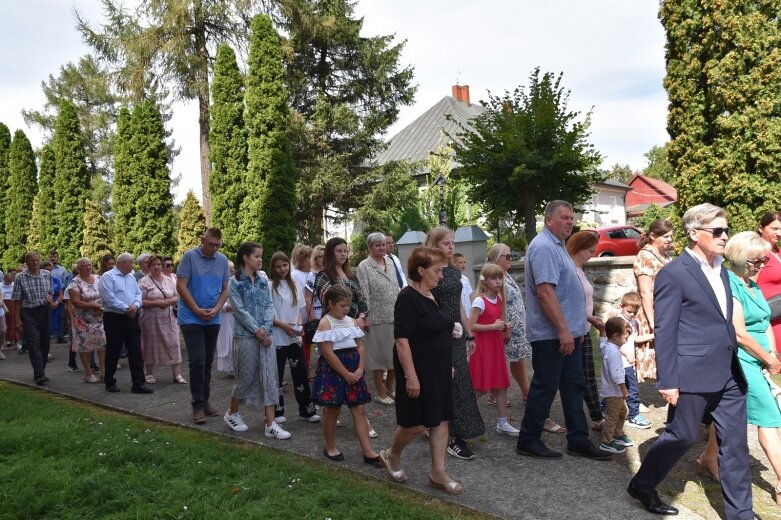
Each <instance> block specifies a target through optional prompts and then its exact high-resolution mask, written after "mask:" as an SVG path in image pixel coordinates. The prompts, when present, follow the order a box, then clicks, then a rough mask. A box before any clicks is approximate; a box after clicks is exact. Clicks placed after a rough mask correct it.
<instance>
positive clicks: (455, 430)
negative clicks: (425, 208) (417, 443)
mask: <svg viewBox="0 0 781 520" xmlns="http://www.w3.org/2000/svg"><path fill="white" fill-rule="evenodd" d="M462 287H463V286H462V285H461V271H459V270H458V269H456V268H455V267H453V266H452V265H449V266H447V267H445V268H444V269H443V270H442V280H440V282H439V285H437V286H436V287H434V288H433V289H432V290H431V293H432V294H433V295H434V298H436V300H437V303H438V304H439V306H440V307H442V309H443V310H444V311H445V312H446V313H447V314H448V316H450V318H451V319H452V320H453V321H454V322H455V323H461V289H462ZM461 325H463V323H461ZM451 362H452V364H453V369H455V374H454V375H453V383H452V388H453V393H452V399H453V419H452V420H451V421H450V435H451V436H452V437H458V438H461V439H473V438H475V437H478V436H480V435H482V434H484V433H485V423H484V422H483V418H482V416H481V415H480V410H478V409H477V399H476V398H475V392H474V390H473V389H472V378H471V377H470V376H469V364H468V362H467V358H466V335H463V336H461V337H460V338H458V339H454V340H453V358H452V360H451Z"/></svg>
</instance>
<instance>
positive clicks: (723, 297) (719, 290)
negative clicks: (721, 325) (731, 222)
mask: <svg viewBox="0 0 781 520" xmlns="http://www.w3.org/2000/svg"><path fill="white" fill-rule="evenodd" d="M686 252H687V253H689V254H690V255H692V257H693V258H694V259H695V260H697V263H699V264H700V269H702V274H704V275H705V278H707V279H708V283H709V284H710V286H711V288H712V289H713V292H714V293H716V300H718V302H719V307H721V314H722V316H724V318H725V319H726V317H727V289H726V288H725V287H724V282H722V281H721V262H722V261H723V260H724V259H723V258H722V257H720V256H716V257H714V258H713V267H711V266H710V264H708V262H707V261H706V260H705V259H704V258H702V257H701V256H700V255H698V254H697V253H695V252H694V251H692V250H691V249H689V248H688V247H687V248H686Z"/></svg>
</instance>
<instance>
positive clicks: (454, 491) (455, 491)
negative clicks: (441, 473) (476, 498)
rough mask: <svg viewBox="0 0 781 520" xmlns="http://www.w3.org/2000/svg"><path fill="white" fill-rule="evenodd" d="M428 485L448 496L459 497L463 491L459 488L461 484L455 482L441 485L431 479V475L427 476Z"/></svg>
mask: <svg viewBox="0 0 781 520" xmlns="http://www.w3.org/2000/svg"><path fill="white" fill-rule="evenodd" d="M428 483H429V485H431V487H433V488H434V489H439V490H440V491H444V492H445V493H447V494H448V495H460V494H461V493H462V492H463V491H464V488H463V487H461V484H459V483H458V482H456V481H455V480H451V481H450V482H445V483H442V482H437V481H436V480H434V479H433V478H431V475H429V477H428Z"/></svg>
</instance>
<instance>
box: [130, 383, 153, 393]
mask: <svg viewBox="0 0 781 520" xmlns="http://www.w3.org/2000/svg"><path fill="white" fill-rule="evenodd" d="M130 392H131V393H133V394H153V393H154V392H155V391H154V390H152V389H151V388H149V387H148V386H146V385H133V388H131V389H130Z"/></svg>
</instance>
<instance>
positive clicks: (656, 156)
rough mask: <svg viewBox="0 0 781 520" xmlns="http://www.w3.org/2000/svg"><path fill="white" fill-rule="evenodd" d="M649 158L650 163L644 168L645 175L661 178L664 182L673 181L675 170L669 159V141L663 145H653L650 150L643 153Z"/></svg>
mask: <svg viewBox="0 0 781 520" xmlns="http://www.w3.org/2000/svg"><path fill="white" fill-rule="evenodd" d="M643 157H645V158H646V159H647V160H648V164H647V165H646V167H645V168H644V169H643V175H647V176H649V177H653V178H655V179H661V180H663V181H664V182H673V179H674V178H675V171H674V170H673V167H672V166H671V165H670V161H668V160H667V143H665V144H664V145H662V146H652V147H651V149H650V150H648V152H646V153H644V154H643Z"/></svg>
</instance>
